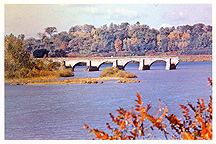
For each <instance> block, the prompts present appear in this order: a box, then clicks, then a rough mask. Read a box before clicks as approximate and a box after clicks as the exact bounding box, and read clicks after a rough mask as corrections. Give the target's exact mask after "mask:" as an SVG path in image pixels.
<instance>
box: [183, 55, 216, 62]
mask: <svg viewBox="0 0 216 144" xmlns="http://www.w3.org/2000/svg"><path fill="white" fill-rule="evenodd" d="M179 59H180V62H211V61H212V55H179Z"/></svg>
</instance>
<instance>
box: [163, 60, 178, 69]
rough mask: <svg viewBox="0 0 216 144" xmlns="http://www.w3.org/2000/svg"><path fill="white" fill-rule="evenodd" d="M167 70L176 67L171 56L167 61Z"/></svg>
mask: <svg viewBox="0 0 216 144" xmlns="http://www.w3.org/2000/svg"><path fill="white" fill-rule="evenodd" d="M165 69H166V70H173V69H176V65H175V64H172V63H171V58H170V59H169V60H168V61H166V68H165Z"/></svg>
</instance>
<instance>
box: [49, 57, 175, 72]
mask: <svg viewBox="0 0 216 144" xmlns="http://www.w3.org/2000/svg"><path fill="white" fill-rule="evenodd" d="M49 59H51V60H53V62H64V65H65V66H67V67H72V70H74V68H75V66H77V65H79V64H80V63H86V71H99V68H100V66H101V65H102V64H104V63H106V62H109V63H112V64H113V67H117V68H119V69H122V70H124V68H125V66H126V65H127V64H128V63H129V62H138V63H139V68H138V70H150V67H151V65H152V64H153V63H155V62H156V61H163V62H166V67H165V70H172V69H176V66H177V65H178V63H179V58H178V57H176V56H169V57H159V56H158V57H144V56H137V57H90V58H68V57H64V58H49Z"/></svg>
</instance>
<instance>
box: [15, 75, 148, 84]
mask: <svg viewBox="0 0 216 144" xmlns="http://www.w3.org/2000/svg"><path fill="white" fill-rule="evenodd" d="M140 82H146V81H140V80H132V79H128V78H119V77H104V78H89V77H88V78H74V79H66V80H44V81H22V82H13V83H12V85H52V84H102V83H140Z"/></svg>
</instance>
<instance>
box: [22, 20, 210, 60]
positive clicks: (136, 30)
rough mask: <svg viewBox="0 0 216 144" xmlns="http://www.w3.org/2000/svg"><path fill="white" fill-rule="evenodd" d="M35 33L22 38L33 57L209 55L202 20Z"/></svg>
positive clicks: (207, 35)
mask: <svg viewBox="0 0 216 144" xmlns="http://www.w3.org/2000/svg"><path fill="white" fill-rule="evenodd" d="M38 35H39V36H40V39H35V38H30V39H26V40H24V45H25V47H27V49H28V52H29V53H30V54H33V55H34V56H35V57H43V55H44V54H46V55H47V56H50V57H64V56H133V55H160V54H164V53H166V54H175V55H181V54H186V55H187V54H188V55H197V54H212V26H210V25H205V24H201V23H199V24H194V25H193V26H191V25H183V26H178V27H176V28H175V27H170V28H168V27H166V28H163V27H161V28H160V29H159V30H157V29H154V28H150V27H149V26H148V25H144V24H140V23H139V22H137V23H136V24H134V25H130V24H129V23H127V22H126V23H121V24H120V25H117V24H113V23H111V24H110V25H109V26H107V25H103V26H101V27H100V28H95V27H94V26H93V25H87V24H85V25H83V26H80V25H77V26H74V27H71V28H70V30H69V31H68V32H65V31H64V32H60V33H57V28H56V27H47V28H45V31H44V33H39V34H38Z"/></svg>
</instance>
